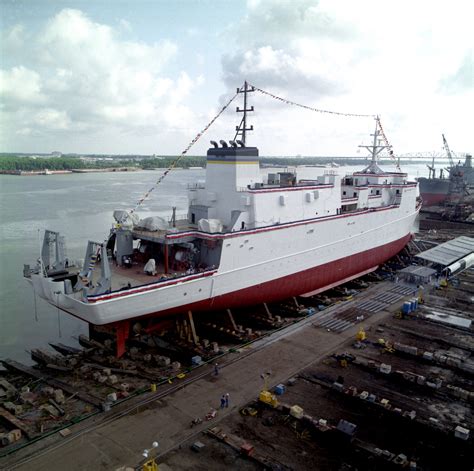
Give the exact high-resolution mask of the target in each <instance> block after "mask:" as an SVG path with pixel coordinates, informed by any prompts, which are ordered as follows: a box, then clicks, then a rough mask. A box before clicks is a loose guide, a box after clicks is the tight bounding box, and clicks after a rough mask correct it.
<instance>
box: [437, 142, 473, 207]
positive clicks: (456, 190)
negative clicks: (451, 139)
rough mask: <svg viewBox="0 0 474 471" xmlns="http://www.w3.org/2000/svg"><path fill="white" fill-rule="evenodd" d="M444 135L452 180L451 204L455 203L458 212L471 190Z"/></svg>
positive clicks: (450, 178)
mask: <svg viewBox="0 0 474 471" xmlns="http://www.w3.org/2000/svg"><path fill="white" fill-rule="evenodd" d="M442 136H443V147H444V150H445V151H446V155H447V156H448V159H449V165H450V166H449V168H448V169H446V170H447V171H448V172H449V180H450V185H449V190H448V192H449V195H450V198H449V199H450V200H451V201H450V202H451V204H454V208H453V209H454V212H455V213H456V212H458V211H459V210H460V208H461V206H460V205H461V204H462V203H463V201H464V197H465V196H466V195H469V192H468V191H467V185H466V182H465V181H464V173H463V171H462V170H461V168H460V167H459V165H458V164H455V163H454V160H453V154H452V152H451V149H450V148H449V144H448V141H447V140H446V138H445V137H444V134H442Z"/></svg>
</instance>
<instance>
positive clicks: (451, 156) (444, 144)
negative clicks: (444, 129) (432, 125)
mask: <svg viewBox="0 0 474 471" xmlns="http://www.w3.org/2000/svg"><path fill="white" fill-rule="evenodd" d="M441 135H442V136H443V147H444V150H445V151H446V154H447V156H448V159H449V165H450V166H451V168H452V169H453V168H454V161H453V155H452V153H451V149H450V148H449V145H448V141H447V140H446V138H445V137H444V134H441Z"/></svg>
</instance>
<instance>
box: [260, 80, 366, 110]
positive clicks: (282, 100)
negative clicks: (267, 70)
mask: <svg viewBox="0 0 474 471" xmlns="http://www.w3.org/2000/svg"><path fill="white" fill-rule="evenodd" d="M251 87H253V88H254V89H255V90H257V91H258V92H260V93H262V94H263V95H268V96H269V97H272V98H274V99H275V100H279V101H281V102H283V103H286V104H287V105H293V106H298V107H300V108H304V109H307V110H310V111H316V112H317V113H327V114H334V115H339V116H352V117H357V118H375V115H373V114H357V113H341V112H340V111H329V110H321V109H319V108H313V107H312V106H307V105H301V104H300V103H296V102H294V101H291V100H288V99H286V98H281V97H279V96H277V95H274V94H273V93H270V92H267V91H265V90H262V89H261V88H258V87H256V86H255V85H251Z"/></svg>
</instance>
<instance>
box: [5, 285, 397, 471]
mask: <svg viewBox="0 0 474 471" xmlns="http://www.w3.org/2000/svg"><path fill="white" fill-rule="evenodd" d="M385 288H386V287H385V286H384V285H383V284H377V285H374V286H373V287H371V288H369V289H368V290H367V291H366V292H364V293H362V294H361V296H362V297H364V298H365V297H367V298H370V297H372V296H374V295H375V294H376V292H381V291H383V290H385ZM330 309H332V310H337V309H340V307H339V306H335V307H333V308H330ZM391 315H392V314H391V313H390V312H381V313H378V314H376V315H373V316H372V318H370V319H369V320H368V321H367V322H366V323H365V325H367V326H369V325H371V324H376V323H378V322H381V321H382V320H384V319H385V318H386V317H390V316H391ZM308 320H309V321H312V320H313V319H312V318H308ZM358 328H359V327H358V326H354V327H353V328H351V329H348V330H346V331H344V332H343V333H334V332H328V331H327V330H326V329H318V328H315V327H314V326H313V322H308V323H306V325H302V326H299V327H298V328H297V330H295V331H293V332H290V333H285V334H284V336H283V338H278V337H277V339H278V341H275V342H272V343H267V344H266V345H265V346H263V348H261V349H259V346H258V344H254V345H252V346H251V347H249V348H248V351H247V349H244V350H242V351H241V352H240V353H239V352H236V353H233V354H232V355H233V357H229V358H228V360H227V361H228V362H230V364H229V365H225V364H223V365H222V369H221V371H220V373H219V375H218V376H215V375H213V374H212V373H213V371H212V367H207V368H209V374H208V375H207V376H205V377H204V378H202V379H201V380H199V381H197V382H194V383H192V384H190V385H189V386H187V387H185V388H183V389H181V390H179V391H177V392H175V393H173V394H171V395H168V396H166V397H165V398H163V399H160V400H157V401H156V402H152V403H150V404H149V405H148V406H146V407H144V408H139V409H138V410H136V411H135V412H134V413H132V414H127V415H125V416H124V417H122V418H117V419H116V420H113V421H112V422H111V423H107V414H110V415H113V414H117V412H116V409H115V408H114V409H113V410H112V411H110V412H109V413H106V414H104V415H102V416H101V419H100V420H99V421H97V423H96V425H95V427H94V428H92V429H91V428H90V425H88V426H85V427H84V433H80V434H79V435H78V436H73V437H72V438H67V437H66V438H64V439H63V440H62V441H60V442H56V443H53V444H52V445H51V446H50V447H48V446H47V442H45V441H43V440H42V441H41V442H38V443H37V444H33V445H31V446H29V447H28V448H26V449H25V450H24V451H23V450H22V451H19V452H17V453H15V454H14V455H13V456H12V457H10V458H9V457H7V458H6V459H4V460H3V463H2V462H0V465H2V466H3V467H5V468H6V469H25V470H26V469H32V468H33V469H36V470H42V469H44V470H51V469H59V468H63V467H64V464H65V463H67V465H68V467H69V468H70V469H78V470H79V469H80V470H86V469H104V470H105V469H114V467H119V466H120V465H129V466H132V465H136V463H137V460H139V458H140V456H141V453H142V451H143V449H145V448H149V447H150V444H151V442H153V441H158V442H159V443H160V452H161V453H163V452H165V451H167V450H170V449H172V448H173V447H175V446H177V445H179V444H180V443H181V442H182V441H183V440H186V439H187V438H189V437H190V436H192V435H195V434H196V433H197V432H198V431H200V430H204V429H206V428H208V427H209V425H210V423H208V422H204V423H203V424H202V425H200V426H197V427H195V428H191V427H190V424H191V421H192V420H193V419H195V418H197V417H203V416H205V415H206V414H207V413H208V412H209V411H210V410H211V409H212V408H218V407H219V399H220V397H221V395H222V394H225V393H229V394H230V397H231V407H230V408H229V409H226V410H225V412H222V411H218V414H217V418H216V419H214V420H213V422H212V423H213V424H214V422H217V421H219V420H221V419H222V418H224V417H226V416H227V415H230V414H232V413H233V411H235V410H237V409H238V408H239V407H241V406H243V405H245V404H246V403H247V402H249V401H251V400H252V399H254V398H255V397H256V395H258V392H259V390H260V389H261V388H262V379H261V377H260V375H261V374H262V373H265V372H269V371H271V379H270V381H271V383H272V384H278V383H280V382H283V381H286V380H287V379H288V378H289V377H291V376H293V375H296V374H297V373H298V372H299V371H301V370H303V369H304V368H307V367H309V366H310V365H312V364H313V363H315V362H318V361H319V360H321V359H323V358H325V357H326V356H327V355H329V354H330V353H332V352H333V351H335V350H338V349H339V348H342V346H343V344H344V343H345V342H346V341H347V340H348V339H352V338H354V336H355V334H356V332H357V330H358ZM277 335H278V334H277ZM249 353H250V354H249ZM239 355H240V356H242V357H244V358H242V359H241V360H240V361H234V362H233V363H232V361H233V360H236V359H237V358H238V356H239ZM158 393H159V391H158ZM127 408H128V406H127ZM104 422H105V423H104ZM76 433H78V432H76ZM46 440H47V441H48V439H46ZM50 441H51V442H53V441H55V440H53V438H51V439H50ZM42 449H44V451H41V450H42ZM55 463H57V465H55Z"/></svg>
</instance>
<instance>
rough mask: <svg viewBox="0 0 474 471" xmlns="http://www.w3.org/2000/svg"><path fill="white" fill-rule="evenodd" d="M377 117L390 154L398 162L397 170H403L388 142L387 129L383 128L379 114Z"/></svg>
mask: <svg viewBox="0 0 474 471" xmlns="http://www.w3.org/2000/svg"><path fill="white" fill-rule="evenodd" d="M375 119H376V120H377V123H378V125H379V129H380V133H381V134H382V139H383V140H384V142H385V145H386V146H387V148H388V154H389V155H390V157H391V158H392V159H394V160H395V162H396V168H397V170H398V171H399V172H401V171H402V169H401V168H400V165H399V163H398V160H397V159H396V158H395V155H394V154H393V148H392V145H391V144H390V143H389V142H388V139H387V136H386V135H385V131H384V130H383V127H382V122H381V121H380V117H379V116H377V117H376V118H375Z"/></svg>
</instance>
